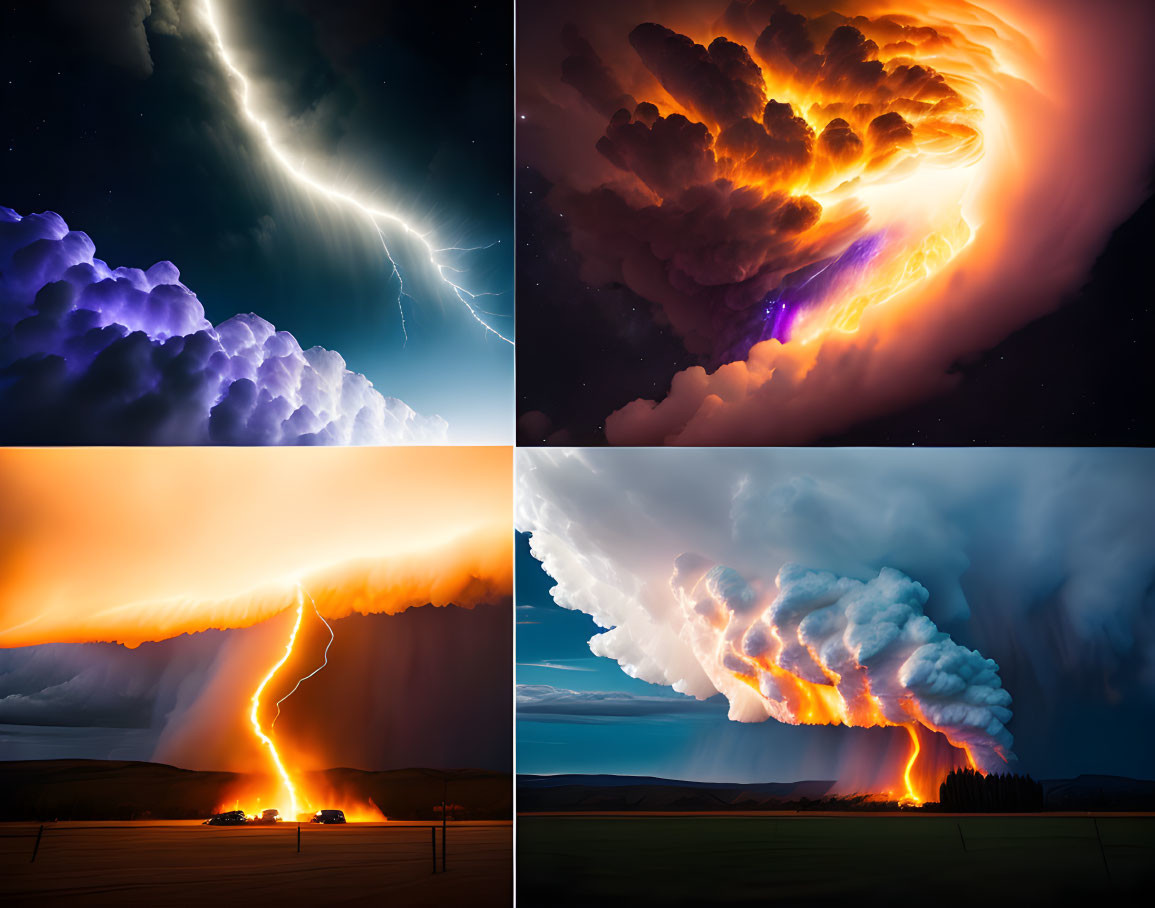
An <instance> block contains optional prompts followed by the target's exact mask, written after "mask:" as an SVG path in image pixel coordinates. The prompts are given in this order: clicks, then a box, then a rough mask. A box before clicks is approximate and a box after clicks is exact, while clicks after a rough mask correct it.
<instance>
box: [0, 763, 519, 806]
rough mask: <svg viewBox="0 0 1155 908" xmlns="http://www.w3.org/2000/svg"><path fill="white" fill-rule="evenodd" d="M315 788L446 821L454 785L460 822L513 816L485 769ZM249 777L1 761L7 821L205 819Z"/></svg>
mask: <svg viewBox="0 0 1155 908" xmlns="http://www.w3.org/2000/svg"><path fill="white" fill-rule="evenodd" d="M305 777H306V780H307V781H311V782H313V783H314V784H316V785H317V787H320V788H325V789H328V790H331V791H335V792H342V793H343V794H344V795H346V796H348V797H350V798H354V799H356V800H358V801H362V802H363V801H367V800H369V799H372V801H373V803H375V804H376V805H377V806H378V807H380V808H381V810H382V811H383V812H384V813H385V815H386V816H388V817H389V818H390V819H395V820H427V819H435V818H439V816H440V815H439V814H437V813H435V812H434V807H435V806H439V805H440V804H441V799H442V796H443V793H444V792H445V791H446V785H448V796H449V800H450V801H451V802H452V803H453V804H455V805H458V806H459V809H458V810H457V811H456V815H457V816H458V817H459V818H460V819H473V820H504V819H509V818H510V816H511V815H512V810H513V803H512V802H513V792H512V777H511V775H510V774H509V773H500V772H491V771H489V770H480V769H459V770H448V771H444V772H443V771H441V770H436V769H396V770H386V771H380V772H371V771H367V770H360V769H329V770H325V771H323V772H317V773H305ZM254 778H255V777H246V776H245V775H244V774H242V773H233V772H206V771H201V770H192V769H180V768H178V767H176V766H168V765H166V764H163V763H142V762H130V761H118V760H23V761H10V762H0V820H57V819H58V820H131V819H154V820H156V819H169V820H181V819H199V818H204V817H207V816H209V815H210V814H212V812H213V809H214V808H215V807H216V806H218V805H220V804H222V803H228V802H230V801H231V800H232V799H233V798H234V797H235V793H236V792H240V791H243V790H245V789H246V788H250V787H252V785H253V782H254Z"/></svg>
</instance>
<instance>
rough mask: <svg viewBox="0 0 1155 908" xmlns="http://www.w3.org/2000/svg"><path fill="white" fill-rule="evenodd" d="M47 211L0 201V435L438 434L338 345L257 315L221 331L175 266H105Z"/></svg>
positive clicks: (239, 437)
mask: <svg viewBox="0 0 1155 908" xmlns="http://www.w3.org/2000/svg"><path fill="white" fill-rule="evenodd" d="M94 252H95V247H94V245H93V243H92V241H91V240H90V239H89V238H88V236H87V235H85V234H84V233H81V232H79V231H74V230H71V231H70V230H69V229H68V226H67V225H66V224H65V223H64V221H63V220H62V219H61V218H60V217H59V216H58V215H56V214H53V213H51V212H47V213H44V214H39V215H29V216H27V217H24V218H21V217H20V216H19V215H17V214H16V213H15V212H13V211H11V210H9V209H6V208H0V379H2V380H0V401H3V413H2V415H0V440H3V441H4V442H5V443H8V444H210V443H212V444H349V443H353V444H381V443H390V442H397V441H401V440H409V441H413V440H421V439H425V440H436V439H438V438H439V437H441V435H443V433H444V431H445V423H444V421H442V420H440V419H439V418H437V417H434V418H433V419H426V418H424V417H421V416H418V415H417V414H416V413H414V412H413V410H411V409H410V408H409V407H407V406H406V405H405V404H404V403H402V402H401V401H398V400H396V399H393V398H388V399H387V398H384V397H382V396H381V395H380V394H379V393H378V392H377V391H376V390H374V388H373V386H372V385H371V384H370V382H369V381H368V380H367V379H366V378H365V377H364V376H363V375H359V374H356V373H353V372H350V371H348V370H347V369H346V368H345V362H344V360H343V359H342V358H341V357H340V356H339V355H338V354H336V353H334V352H332V351H329V350H324V349H322V348H320V347H314V348H312V349H310V350H302V349H301V346H300V344H299V343H298V342H297V340H296V338H294V337H293V336H292V335H291V334H289V333H288V332H285V331H277V330H276V329H275V328H274V327H273V325H271V324H270V323H269V322H267V321H265V320H264V319H262V318H260V317H258V316H256V315H253V314H248V315H237V316H234V317H233V318H230V319H228V320H227V321H225V322H222V323H221V324H219V325H217V326H215V327H214V326H213V325H212V324H211V323H210V322H209V321H207V320H206V319H205V317H204V309H203V307H202V306H201V303H200V301H199V300H198V299H197V297H196V295H195V294H193V293H192V292H191V291H190V290H189V289H188V288H187V287H185V286H184V285H183V284H182V283H181V282H180V274H179V272H178V271H177V269H176V267H175V266H174V265H173V264H172V263H171V262H158V263H157V264H155V265H153V266H152V267H151V268H149V269H148V270H147V271H141V270H139V269H136V268H116V269H111V268H109V267H108V265H106V264H105V263H104V262H103V261H101V260H100V259H97V258H95V257H94Z"/></svg>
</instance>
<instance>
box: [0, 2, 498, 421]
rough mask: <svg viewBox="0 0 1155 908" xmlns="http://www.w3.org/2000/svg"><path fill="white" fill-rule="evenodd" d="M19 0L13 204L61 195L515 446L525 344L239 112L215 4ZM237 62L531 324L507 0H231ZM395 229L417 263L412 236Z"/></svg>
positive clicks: (9, 88)
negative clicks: (524, 295) (203, 12)
mask: <svg viewBox="0 0 1155 908" xmlns="http://www.w3.org/2000/svg"><path fill="white" fill-rule="evenodd" d="M137 7H139V4H136V3H133V2H130V0H100V2H95V3H90V4H73V3H67V2H62V0H61V2H56V0H54V2H45V3H40V4H26V3H15V4H14V3H8V4H5V5H4V7H3V11H2V18H3V21H2V23H0V108H2V109H3V119H2V126H0V152H2V153H3V162H4V166H3V167H0V204H2V205H5V206H7V207H9V208H12V209H14V210H16V211H17V212H18V213H21V214H26V213H28V212H32V211H43V210H52V211H56V212H57V213H59V214H60V215H61V216H62V217H63V218H64V219H65V221H66V222H67V223H68V224H69V226H70V227H72V228H73V229H78V230H83V231H85V232H86V233H88V234H89V235H90V236H91V237H92V239H93V241H94V242H95V244H96V254H97V256H98V257H100V258H103V259H104V260H105V261H107V262H108V263H109V264H110V265H111V266H113V267H116V266H118V265H131V266H136V267H143V268H147V267H148V266H149V265H151V264H152V263H153V262H155V261H158V260H162V259H167V260H171V261H172V262H174V263H175V264H176V266H177V267H178V268H179V269H180V271H181V277H182V280H183V281H184V283H185V284H186V285H187V286H189V287H190V288H191V289H192V290H193V291H194V292H195V293H197V295H198V296H199V298H200V300H201V302H202V303H203V305H204V307H205V310H206V314H207V316H208V318H209V319H210V320H212V321H213V322H214V323H218V322H220V321H222V320H223V319H225V318H228V317H229V316H231V315H233V314H235V313H238V312H248V311H255V312H256V313H257V314H259V315H261V316H262V317H264V318H266V319H268V320H269V321H271V322H273V324H275V325H276V326H277V327H278V328H280V329H283V330H287V331H290V332H291V333H293V334H294V335H295V336H296V337H297V339H298V340H299V341H300V342H301V345H302V346H303V347H306V348H307V347H310V346H313V345H321V346H324V347H327V348H329V349H333V350H336V351H337V352H339V353H341V354H342V356H344V358H345V360H346V362H347V364H348V367H349V368H350V369H352V370H354V371H358V372H362V373H364V374H365V375H367V376H368V377H369V379H370V380H371V381H373V382H374V384H375V385H376V386H377V388H378V390H380V391H381V392H382V393H383V394H385V395H386V396H395V397H399V398H401V399H402V400H404V401H405V402H406V403H408V404H409V405H410V406H412V407H413V408H414V409H416V410H417V411H418V412H419V413H423V414H432V413H439V414H441V415H442V416H444V417H445V418H446V419H447V420H448V421H449V423H450V438H451V440H457V441H477V440H489V441H506V440H507V439H508V434H507V433H508V426H509V422H508V420H509V418H510V417H509V403H508V402H509V396H510V394H511V393H512V368H513V352H512V348H510V347H509V346H508V345H507V344H505V343H502V342H500V341H497V340H496V339H495V338H493V337H486V335H485V332H484V330H483V329H481V328H480V326H478V325H477V324H476V323H475V322H474V321H473V320H472V319H471V317H470V316H469V314H468V312H467V311H466V310H465V309H464V307H463V306H461V305H460V303H458V302H456V301H455V300H454V299H453V297H452V296H450V295H449V294H448V293H447V292H446V291H445V290H444V288H441V287H438V286H437V285H436V284H435V283H434V282H433V281H432V280H430V278H429V275H428V274H426V273H423V272H422V271H421V270H420V268H419V267H418V262H419V261H420V260H415V261H414V263H413V265H412V267H411V269H410V271H409V273H405V278H406V281H407V286H406V289H407V290H408V291H410V292H411V293H412V294H413V296H414V297H415V301H414V300H406V301H405V315H406V323H407V326H408V333H409V340H408V342H404V338H403V336H402V331H401V323H400V318H399V315H398V311H397V303H396V300H397V282H396V279H395V278H393V277H391V266H390V264H389V262H388V261H387V260H386V259H385V257H384V256H383V254H382V251H381V248H380V243H379V241H378V238H377V237H376V235H375V234H374V233H373V231H372V230H371V229H370V228H369V226H368V225H367V223H366V221H365V220H364V219H363V218H359V217H352V216H350V215H349V214H348V213H347V211H346V210H343V209H341V208H340V207H338V206H336V205H334V204H332V203H330V202H327V201H324V200H321V199H319V198H318V197H317V196H316V195H313V194H310V193H308V192H305V191H303V190H301V188H300V187H299V186H298V184H296V183H291V182H287V181H286V179H285V178H284V177H283V175H282V174H281V173H280V171H278V170H277V169H276V168H275V167H273V166H272V165H271V164H270V162H269V159H268V158H267V156H266V155H265V153H264V151H263V149H262V147H261V146H260V145H259V144H258V143H257V141H256V140H255V138H254V136H253V134H252V132H251V131H250V127H249V125H248V124H247V123H245V122H242V121H241V120H240V119H239V118H238V113H237V108H236V105H235V102H234V98H233V94H232V87H231V84H230V83H229V82H228V81H227V80H226V78H225V77H224V75H223V73H222V71H221V67H220V65H219V64H218V61H217V59H216V58H215V56H214V55H213V54H212V52H211V49H210V46H209V44H208V43H207V42H206V40H205V33H204V31H203V29H202V27H201V24H200V18H199V6H198V4H196V3H192V2H187V0H186V2H184V3H182V4H180V5H179V6H177V7H176V8H175V9H176V10H177V11H176V12H174V7H173V6H172V4H171V3H168V2H157V3H154V4H153V14H152V17H151V18H150V19H149V20H147V21H146V22H145V23H144V24H143V25H142V24H141V22H140V18H141V17H140V13H139V12H137V13H136V15H135V16H134V15H133V13H132V11H133V10H134V9H136V8H137ZM217 7H218V9H219V13H218V15H219V17H220V20H221V24H222V28H223V29H224V31H225V36H226V41H227V43H228V44H229V45H230V47H231V48H232V49H233V50H234V53H235V56H236V62H237V63H238V65H240V67H241V68H242V69H243V70H245V71H246V72H247V73H248V75H249V76H250V78H251V79H253V80H254V82H255V83H256V88H257V90H259V91H260V92H261V93H262V94H261V97H262V98H267V99H268V100H269V105H270V106H273V105H275V106H276V108H277V111H278V117H277V119H276V120H273V119H272V118H271V117H270V121H271V122H272V123H273V125H275V126H278V127H283V128H284V130H285V144H286V145H287V146H288V147H289V148H290V149H291V150H292V151H294V152H296V151H298V150H300V151H301V152H302V154H308V155H309V160H310V162H317V163H316V164H315V165H314V164H313V163H311V164H310V166H313V167H314V170H315V172H316V173H317V174H318V176H323V177H324V178H325V179H326V180H329V181H331V182H332V183H334V184H336V185H338V186H341V187H343V188H349V189H358V190H361V191H364V192H366V193H368V194H370V195H371V196H372V197H373V199H374V200H377V201H379V202H381V203H382V204H387V205H389V206H392V207H395V208H396V209H398V210H400V211H402V212H404V213H406V214H407V216H408V217H410V218H411V219H412V220H413V221H414V222H415V223H416V224H417V225H418V226H419V227H420V228H421V229H425V230H428V229H433V230H435V231H436V237H437V238H438V239H439V240H442V241H443V245H455V246H481V245H486V244H490V243H496V244H497V245H496V246H494V247H493V248H492V249H489V250H486V251H484V252H479V253H473V254H470V255H468V256H466V257H464V258H463V259H462V261H461V264H463V265H466V266H467V268H468V273H467V275H466V276H465V281H464V282H465V283H466V284H467V285H468V286H470V287H471V288H472V289H475V290H478V291H490V292H494V293H500V294H501V296H497V297H487V298H485V308H487V309H490V310H492V311H494V312H495V313H497V315H496V316H495V317H494V318H493V319H492V322H493V324H494V325H495V326H497V327H499V328H500V329H502V330H503V332H504V333H506V334H509V332H510V331H511V330H512V329H511V322H512V319H511V318H510V317H509V316H510V315H511V313H512V300H511V298H510V292H509V291H510V290H511V285H512V216H511V212H512V185H511V183H512V174H511V168H510V161H511V158H512V129H511V127H510V126H509V124H510V122H511V117H512V100H511V93H512V75H513V67H512V35H511V16H512V12H511V7H510V5H509V4H507V3H476V2H449V3H441V4H411V3H377V2H369V0H346V2H342V3H325V2H317V0H292V2H272V0H255V2H251V3H244V4H224V3H219V2H218V3H217ZM390 239H391V240H394V241H395V242H394V243H393V245H392V246H391V248H393V250H394V252H395V253H396V254H397V256H398V259H399V261H400V264H401V267H402V269H403V272H404V268H405V265H406V262H407V259H406V249H405V246H404V243H403V242H402V241H401V240H400V239H398V238H395V237H390Z"/></svg>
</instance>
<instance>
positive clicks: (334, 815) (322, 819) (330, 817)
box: [309, 810, 345, 823]
mask: <svg viewBox="0 0 1155 908" xmlns="http://www.w3.org/2000/svg"><path fill="white" fill-rule="evenodd" d="M309 822H310V823H344V822H345V812H344V811H342V810H318V811H317V812H316V813H315V814H313V816H312V818H311V819H310V820H309Z"/></svg>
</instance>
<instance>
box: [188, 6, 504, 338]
mask: <svg viewBox="0 0 1155 908" xmlns="http://www.w3.org/2000/svg"><path fill="white" fill-rule="evenodd" d="M201 6H202V9H203V10H204V18H205V22H206V23H207V25H208V29H209V33H210V34H211V35H212V43H213V45H214V47H215V49H216V52H217V56H218V57H220V60H221V64H222V65H223V66H224V68H225V70H226V71H227V72H228V73H229V75H231V76H232V78H233V81H234V82H236V84H237V85H238V86H239V90H238V91H237V92H236V96H237V101H238V103H239V104H240V108H241V113H242V114H244V117H245V119H246V120H248V121H249V122H250V123H251V124H252V125H253V127H254V128H255V129H256V131H257V135H258V136H259V137H260V139H261V140H262V142H263V143H264V145H265V148H266V150H267V151H268V152H269V155H270V156H271V157H272V158H273V160H274V161H276V162H277V164H278V165H280V167H281V169H282V170H284V171H285V173H287V174H289V176H291V177H292V178H293V179H295V180H296V181H297V182H298V183H301V184H302V185H303V186H306V187H307V188H309V189H311V190H313V191H314V192H317V193H320V194H321V195H323V196H325V197H326V198H329V199H332V200H334V201H337V202H342V203H344V204H346V205H348V206H350V207H351V208H353V209H354V210H356V211H358V212H360V213H361V214H363V215H364V216H365V217H366V218H368V219H369V221H370V223H371V224H372V225H373V229H374V230H375V231H376V232H377V236H378V237H379V238H380V240H381V246H382V248H383V249H384V250H385V255H386V256H387V257H388V258H389V262H390V264H392V266H393V274H396V275H397V280H398V282H401V272H400V271H399V270H398V268H397V263H396V261H395V260H394V259H393V256H392V255H390V254H389V247H388V246H387V245H386V244H385V235H384V233H383V232H382V230H381V225H380V223H379V222H381V221H389V222H390V223H392V224H396V225H397V226H398V227H400V228H401V229H403V230H404V231H405V232H406V233H407V234H408V235H409V236H411V237H413V238H414V239H415V240H416V241H417V242H418V243H419V244H420V245H421V246H422V248H424V249H425V251H426V253H428V255H429V262H430V264H431V265H433V267H434V269H436V271H437V274H438V276H439V277H440V278H441V280H442V282H443V283H444V284H445V285H446V286H447V287H449V288H450V289H451V290H452V291H453V294H454V296H456V297H457V298H458V299H459V300H460V301H461V304H462V305H463V306H465V308H466V309H467V310H469V314H470V315H471V316H473V319H474V321H476V322H477V323H478V324H479V325H481V327H482V328H484V329H485V331H486V332H487V333H488V334H492V335H494V336H495V337H498V338H500V339H501V340H503V341H505V342H506V343H507V344H510V345H512V344H513V341H512V340H511V339H510V338H508V337H506V336H505V335H504V334H502V333H501V332H500V331H498V330H497V329H496V328H494V327H493V326H492V325H490V324H489V323H488V322H487V321H486V320H485V319H484V318H482V317H481V316H482V313H485V314H486V315H493V314H494V313H489V312H485V310H483V309H479V308H478V307H477V306H476V305H475V303H476V300H477V299H478V298H480V297H482V296H500V295H501V294H494V293H473V292H471V291H469V290H467V289H466V288H465V287H463V286H461V285H460V284H458V283H457V282H456V281H455V280H453V278H452V277H450V273H451V272H452V273H456V274H460V273H462V272H461V269H459V268H454V267H452V266H450V265H448V264H446V263H444V262H440V261H438V260H437V255H438V253H442V252H471V251H477V250H480V249H486V248H489V247H486V246H479V247H474V248H473V249H461V248H458V247H453V246H449V247H445V248H441V249H438V248H435V247H434V245H433V243H431V242H430V240H429V237H430V234H429V233H421V232H420V231H418V230H414V229H413V227H411V226H410V225H409V224H408V222H406V220H405V219H404V218H403V217H401V216H400V215H399V214H397V213H395V212H392V211H385V210H383V209H380V208H377V207H374V206H373V205H369V204H366V203H364V202H362V201H361V200H360V199H357V198H355V197H353V196H351V195H349V194H348V193H347V192H342V191H341V190H339V189H335V188H333V187H332V186H328V185H326V184H325V183H323V182H321V181H320V180H318V179H316V178H315V177H313V176H312V175H311V174H309V173H307V172H306V171H305V170H304V169H303V168H302V167H300V166H298V165H296V164H293V163H292V162H291V161H290V160H289V157H288V155H287V154H286V153H285V151H284V149H283V148H282V147H281V146H280V145H278V144H277V140H276V139H275V138H274V136H273V132H272V130H271V129H270V128H269V124H268V123H267V122H266V121H265V120H264V119H262V118H261V117H260V116H258V115H257V114H256V113H255V112H254V111H253V109H252V106H251V101H250V98H249V80H248V79H247V78H246V76H245V74H244V73H243V72H242V71H241V70H240V68H239V67H238V66H237V65H236V64H235V63H234V62H233V58H232V56H231V55H230V54H229V51H228V48H227V47H226V46H225V41H224V37H223V36H222V33H221V28H220V25H219V23H218V21H217V16H216V10H215V9H214V7H213V3H212V0H202V3H201ZM490 245H496V244H490ZM406 295H407V294H406V293H405V285H404V283H401V285H400V293H399V295H398V297H397V308H398V309H399V310H400V311H401V332H402V334H403V335H405V337H406V340H408V334H407V333H406V331H405V310H404V309H403V308H402V306H401V297H403V296H406Z"/></svg>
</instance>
